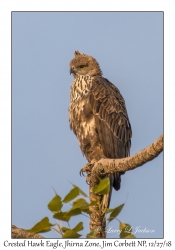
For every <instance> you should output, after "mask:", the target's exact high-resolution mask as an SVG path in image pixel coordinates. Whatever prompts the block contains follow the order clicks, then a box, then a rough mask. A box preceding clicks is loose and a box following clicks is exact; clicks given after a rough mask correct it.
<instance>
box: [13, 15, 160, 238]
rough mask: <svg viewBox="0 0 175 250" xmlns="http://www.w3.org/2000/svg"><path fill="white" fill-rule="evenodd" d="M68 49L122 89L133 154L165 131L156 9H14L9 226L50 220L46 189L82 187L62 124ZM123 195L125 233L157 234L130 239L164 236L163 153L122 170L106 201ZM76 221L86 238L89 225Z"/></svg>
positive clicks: (74, 144)
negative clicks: (82, 55)
mask: <svg viewBox="0 0 175 250" xmlns="http://www.w3.org/2000/svg"><path fill="white" fill-rule="evenodd" d="M75 50H79V51H80V52H82V53H86V54H88V55H91V56H93V57H95V58H96V59H97V61H98V62H99V64H100V66H101V69H102V71H103V75H104V77H106V78H107V79H109V80H110V81H111V82H112V83H113V84H115V85H116V86H117V87H118V88H119V90H120V92H121V94H122V95H123V97H124V99H125V102H126V107H127V111H128V115H129V118H130V122H131V126H132V131H133V138H132V147H131V155H133V154H134V153H136V152H138V151H139V150H141V149H143V148H145V147H146V146H148V145H150V144H151V143H152V142H153V141H154V140H155V139H157V138H158V137H159V136H160V135H161V134H162V133H163V13H162V12H13V14H12V223H13V224H14V225H16V226H18V227H22V228H26V229H27V228H30V227H32V226H33V225H34V224H35V223H36V222H38V221H39V220H41V219H42V218H43V217H45V216H48V217H49V218H50V220H51V222H53V223H54V222H55V220H54V219H52V218H51V217H52V214H51V213H50V212H49V210H48V209H47V204H48V202H49V201H50V200H51V198H52V197H53V196H54V191H53V188H54V189H55V190H56V191H57V193H58V194H59V195H61V196H62V197H64V196H65V195H66V194H67V192H68V191H69V190H70V188H71V185H70V183H69V181H71V182H72V183H75V184H76V185H78V186H80V187H81V188H82V189H83V190H84V191H85V192H86V193H88V186H87V184H86V182H85V178H83V177H80V176H79V170H80V169H81V168H82V167H83V166H84V164H86V159H85V158H84V157H83V156H82V153H81V151H80V148H79V146H78V141H77V139H76V137H75V135H74V134H73V132H72V131H70V129H69V123H68V106H69V92H70V85H71V82H72V80H73V78H72V76H70V74H69V62H70V60H71V59H72V57H73V54H74V51H75ZM125 201H126V204H125V207H124V209H123V210H122V212H121V214H120V215H119V217H118V219H119V220H121V221H122V222H125V223H129V224H130V225H132V226H133V230H134V229H135V228H136V227H140V229H144V228H146V229H148V230H154V231H155V232H154V233H137V234H136V237H138V238H161V237H163V154H162V153H161V154H160V155H159V156H158V157H157V158H156V159H154V160H153V161H151V162H149V163H147V164H145V165H144V166H143V167H140V168H138V169H135V170H133V171H129V172H127V173H125V175H123V176H122V183H121V189H120V191H118V192H115V191H114V192H113V195H112V201H111V207H116V206H117V205H120V204H122V203H123V202H125ZM77 220H78V218H74V219H72V220H71V221H70V225H71V227H73V226H75V225H76V224H77ZM79 221H84V227H85V230H84V231H83V233H84V234H85V233H86V232H88V230H89V229H88V224H89V221H88V219H87V218H86V217H83V216H80V219H79ZM110 226H111V227H112V228H113V229H118V227H119V224H118V222H117V221H113V222H111V224H110ZM43 235H44V236H45V237H51V238H54V237H55V238H56V237H58V236H57V234H55V233H54V232H50V233H47V234H43ZM108 237H109V238H116V237H118V235H116V234H115V233H113V234H112V233H111V234H108Z"/></svg>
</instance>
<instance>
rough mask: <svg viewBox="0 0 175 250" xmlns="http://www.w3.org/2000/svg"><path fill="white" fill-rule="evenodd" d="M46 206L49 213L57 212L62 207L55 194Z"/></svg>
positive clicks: (59, 199) (58, 197)
mask: <svg viewBox="0 0 175 250" xmlns="http://www.w3.org/2000/svg"><path fill="white" fill-rule="evenodd" d="M47 206H48V209H49V210H50V211H51V212H59V211H60V210H61V208H62V206H63V203H62V202H61V197H60V196H59V195H57V194H56V195H55V197H54V198H53V199H52V200H51V201H50V202H49V204H48V205H47Z"/></svg>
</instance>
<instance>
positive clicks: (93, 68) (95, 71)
mask: <svg viewBox="0 0 175 250" xmlns="http://www.w3.org/2000/svg"><path fill="white" fill-rule="evenodd" d="M74 55H75V56H74V58H73V59H72V60H71V61H70V74H71V73H72V74H73V76H74V78H76V77H79V76H81V75H89V76H96V75H99V76H101V75H102V71H101V69H100V66H99V64H98V62H97V61H96V60H95V58H93V57H92V56H88V55H86V54H81V53H80V52H79V51H78V50H76V51H75V53H74Z"/></svg>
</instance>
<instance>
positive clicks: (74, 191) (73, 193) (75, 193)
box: [63, 187, 79, 203]
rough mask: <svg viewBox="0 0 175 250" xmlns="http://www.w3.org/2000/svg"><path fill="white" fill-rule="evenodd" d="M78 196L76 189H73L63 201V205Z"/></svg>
mask: <svg viewBox="0 0 175 250" xmlns="http://www.w3.org/2000/svg"><path fill="white" fill-rule="evenodd" d="M78 195H79V189H78V187H74V188H73V189H72V190H71V191H70V192H69V193H68V194H67V195H66V196H65V197H64V199H63V202H64V203H67V202H69V201H71V200H73V199H74V198H75V197H77V196H78Z"/></svg>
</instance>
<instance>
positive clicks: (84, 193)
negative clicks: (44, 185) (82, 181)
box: [70, 182, 88, 197]
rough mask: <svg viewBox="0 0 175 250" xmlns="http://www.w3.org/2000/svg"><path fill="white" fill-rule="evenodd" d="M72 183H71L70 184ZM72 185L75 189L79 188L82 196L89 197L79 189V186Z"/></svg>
mask: <svg viewBox="0 0 175 250" xmlns="http://www.w3.org/2000/svg"><path fill="white" fill-rule="evenodd" d="M70 183H71V182H70ZM71 184H72V186H73V187H77V188H78V189H79V193H80V194H81V195H83V196H84V197H88V196H87V194H85V193H84V192H83V191H82V190H81V188H79V187H78V186H77V185H75V184H73V183H71Z"/></svg>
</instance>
